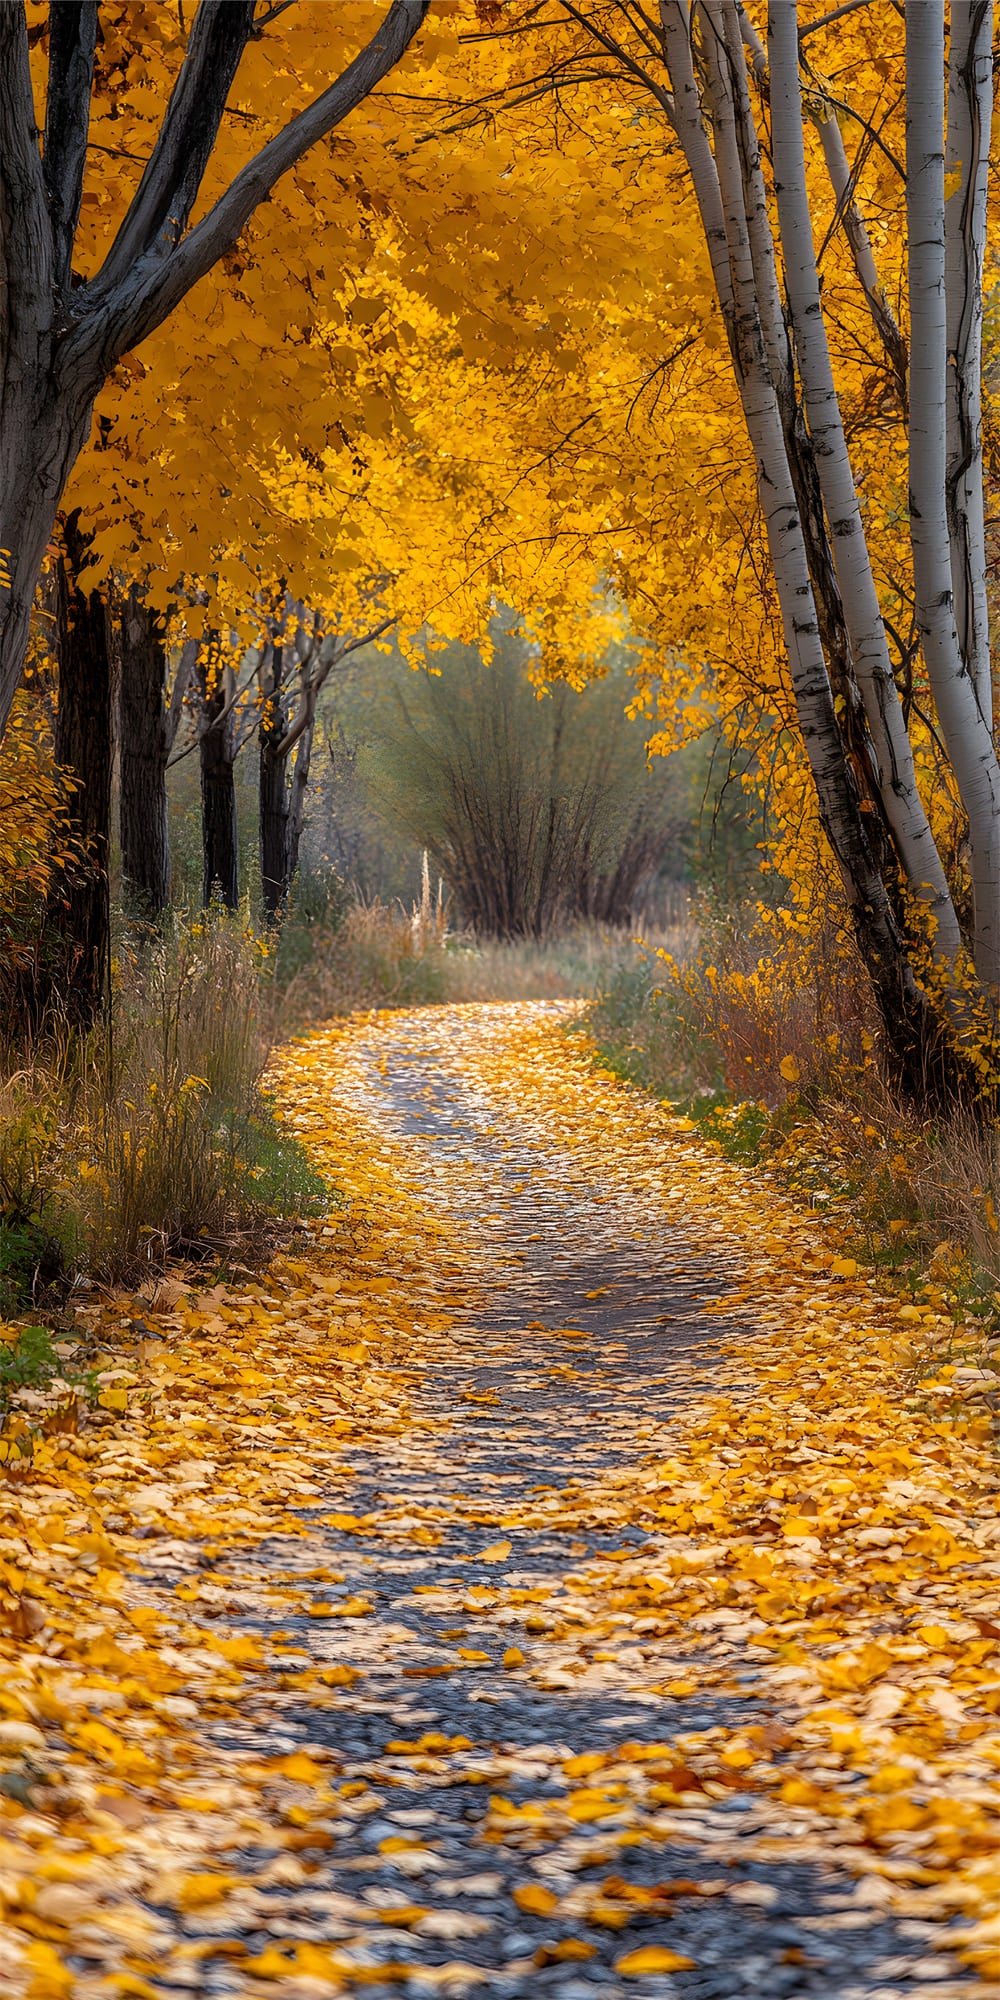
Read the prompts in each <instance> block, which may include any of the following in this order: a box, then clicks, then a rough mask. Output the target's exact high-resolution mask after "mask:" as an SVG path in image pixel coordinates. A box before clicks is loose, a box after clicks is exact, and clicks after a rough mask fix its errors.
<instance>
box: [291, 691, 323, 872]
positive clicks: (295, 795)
mask: <svg viewBox="0 0 1000 2000" xmlns="http://www.w3.org/2000/svg"><path fill="white" fill-rule="evenodd" d="M318 693H319V690H318V689H315V690H314V689H312V688H310V689H309V691H308V693H307V694H306V696H305V702H306V715H305V726H304V728H303V730H302V733H301V735H300V736H299V740H298V747H297V749H296V752H295V765H294V768H293V771H292V782H291V785H290V787H289V800H288V827H287V834H286V847H285V890H286V894H287V892H288V890H289V889H290V888H291V886H292V883H293V882H294V880H295V877H296V875H297V873H298V867H299V848H300V846H301V844H302V829H303V827H304V825H305V817H306V792H307V790H308V787H309V770H310V766H311V764H312V746H313V737H314V735H315V733H316V700H317V696H318Z"/></svg>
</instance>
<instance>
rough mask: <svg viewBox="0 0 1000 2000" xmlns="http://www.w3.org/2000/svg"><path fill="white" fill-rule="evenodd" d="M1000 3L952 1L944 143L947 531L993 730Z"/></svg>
mask: <svg viewBox="0 0 1000 2000" xmlns="http://www.w3.org/2000/svg"><path fill="white" fill-rule="evenodd" d="M992 39H993V0H952V7H951V37H950V41H949V46H948V121H947V136H946V141H945V211H944V213H945V232H944V233H945V291H946V296H947V340H948V471H947V497H948V527H949V532H950V536H951V576H952V588H953V590H954V595H955V624H956V627H957V629H958V638H959V644H960V646H961V648H962V655H963V658H964V660H965V664H966V666H967V668H968V670H969V674H970V677H971V679H972V684H973V686H974V688H975V690H976V694H977V696H978V699H979V706H980V708H981V709H982V712H983V715H984V717H985V719H986V721H987V723H988V724H990V726H991V727H992V722H993V687H992V677H991V673H990V635H989V613H988V609H987V602H986V529H985V522H984V514H985V509H984V505H983V441H982V348H983V263H984V258H985V254H986V194H987V183H988V179H989V164H990V129H991V125H992V119H993V60H992Z"/></svg>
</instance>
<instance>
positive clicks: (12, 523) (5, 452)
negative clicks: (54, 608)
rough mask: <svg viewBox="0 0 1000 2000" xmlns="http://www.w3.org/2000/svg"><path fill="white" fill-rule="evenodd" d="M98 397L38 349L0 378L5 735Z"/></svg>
mask: <svg viewBox="0 0 1000 2000" xmlns="http://www.w3.org/2000/svg"><path fill="white" fill-rule="evenodd" d="M0 214H2V202H0ZM2 234H3V232H2V229H0V250H2ZM38 345H39V347H41V345H42V341H41V338H40V339H39V343H38ZM93 401H94V391H93V389H92V388H89V389H81V391H80V394H79V396H78V397H70V396H68V395H67V394H66V392H65V391H63V390H60V389H59V388H58V387H57V386H56V384H55V383H54V381H53V378H52V376H51V375H50V374H48V373H46V374H45V375H44V378H43V379H42V380H40V381H39V380H38V368H37V356H36V355H34V354H33V356H32V374H31V376H25V375H24V374H21V373H19V372H18V370H17V369H16V368H11V367H8V368H7V370H6V373H5V374H4V375H3V377H2V380H0V740H2V738H3V733H4V730H5V729H6V727H7V721H8V717H9V715H10V711H11V706H12V704H13V700H14V696H15V695H16V693H17V690H18V688H19V687H20V684H21V679H22V676H23V673H24V661H25V655H26V653H27V650H28V638H29V632H30V626H31V611H32V606H33V604H34V601H35V590H36V588H37V584H38V577H39V573H40V571H41V567H42V562H43V560H44V557H45V551H46V549H47V548H48V546H49V543H50V541H51V539H52V535H53V532H54V530H55V524H56V515H57V512H58V508H59V502H60V500H61V498H62V494H63V489H64V488H65V485H66V482H67V480H68V478H69V475H70V473H71V472H72V470H73V467H74V465H75V463H76V460H77V458H78V456H79V454H80V451H81V449H82V447H83V445H84V444H85V443H86V439H87V434H88V432H89V429H90V415H91V409H92V406H93Z"/></svg>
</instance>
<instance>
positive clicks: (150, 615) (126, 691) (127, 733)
mask: <svg viewBox="0 0 1000 2000" xmlns="http://www.w3.org/2000/svg"><path fill="white" fill-rule="evenodd" d="M121 643H122V665H121V686H120V693H119V710H118V712H119V753H118V754H119V767H120V773H121V778H120V802H119V831H120V840H121V858H122V901H123V903H124V906H125V910H126V914H127V915H129V916H132V917H138V918H144V919H146V920H154V919H155V918H156V917H158V916H159V914H160V912H161V910H164V909H166V907H167V904H168V903H169V901H170V843H169V836H168V831H167V753H168V750H169V743H170V737H169V730H168V719H167V712H166V707H165V703H164V686H165V681H166V670H167V655H166V646H165V643H164V630H163V620H162V618H161V617H160V616H159V615H158V614H157V613H156V612H153V611H151V610H150V609H149V607H148V605H146V604H145V603H144V602H143V599H142V594H141V592H140V589H139V586H138V585H137V584H135V583H133V584H132V585H131V587H130V589H129V593H128V596H127V598H126V600H125V604H124V608H123V611H122V617H121Z"/></svg>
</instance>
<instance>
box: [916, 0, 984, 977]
mask: <svg viewBox="0 0 1000 2000" xmlns="http://www.w3.org/2000/svg"><path fill="white" fill-rule="evenodd" d="M944 109H945V106H944V0H907V6H906V210H907V226H908V236H909V291H910V426H909V433H910V541H911V547H912V551H913V581H914V593H915V599H916V615H917V627H918V630H919V633H920V640H921V645H922V648H923V654H924V660H925V662H926V665H927V673H928V678H929V680H930V685H931V692H932V694H933V696H934V705H935V707H936V709H937V713H938V720H939V721H940V724H941V733H942V736H943V737H944V741H945V747H946V749H947V752H948V756H949V759H950V761H951V766H952V770H953V771H954V773H955V781H956V783H957V785H958V790H959V794H960V797H961V800H962V804H963V806H964V807H965V811H966V814H967V817H968V822H969V852H970V858H971V874H972V894H973V907H974V936H973V950H974V956H975V963H976V972H977V974H978V976H979V979H980V981H981V983H982V985H983V987H984V988H985V990H986V992H987V993H989V994H991V995H992V996H993V999H994V1003H995V1002H996V997H997V993H998V990H1000V764H998V762H997V757H996V752H995V750H994V747H993V737H992V732H991V729H990V726H989V723H988V721H987V719H986V716H985V715H984V713H983V708H982V705H981V702H980V698H979V694H978V691H977V688H976V684H975V681H974V679H973V675H972V672H971V670H970V664H969V662H968V661H967V660H966V658H965V657H964V656H963V652H962V645H961V641H960V638H959V633H958V628H957V625H956V622H955V601H954V595H953V584H952V575H953V572H952V544H951V537H950V534H949V520H948V512H949V510H948V503H947V484H946V482H947V465H948V452H947V437H948V329H947V318H948V308H947V298H946V290H945V267H946V257H945V187H944V150H943V132H944Z"/></svg>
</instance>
